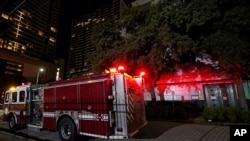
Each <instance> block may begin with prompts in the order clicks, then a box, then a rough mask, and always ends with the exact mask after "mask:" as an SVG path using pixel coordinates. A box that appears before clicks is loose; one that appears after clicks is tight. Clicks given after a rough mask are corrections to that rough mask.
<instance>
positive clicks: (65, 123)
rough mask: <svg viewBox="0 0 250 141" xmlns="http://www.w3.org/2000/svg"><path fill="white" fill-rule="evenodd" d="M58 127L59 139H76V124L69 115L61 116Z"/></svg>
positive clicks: (69, 140)
mask: <svg viewBox="0 0 250 141" xmlns="http://www.w3.org/2000/svg"><path fill="white" fill-rule="evenodd" d="M58 129H59V131H58V133H59V137H60V139H61V141H74V140H75V139H76V136H77V134H76V126H75V124H74V122H73V120H72V119H70V118H69V117H63V118H62V119H61V121H60V123H59V128H58Z"/></svg>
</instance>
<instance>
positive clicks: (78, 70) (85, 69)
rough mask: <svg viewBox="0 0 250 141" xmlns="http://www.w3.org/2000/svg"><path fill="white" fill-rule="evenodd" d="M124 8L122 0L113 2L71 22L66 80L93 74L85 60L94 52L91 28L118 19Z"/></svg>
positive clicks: (124, 4) (125, 6)
mask: <svg viewBox="0 0 250 141" xmlns="http://www.w3.org/2000/svg"><path fill="white" fill-rule="evenodd" d="M124 8H127V5H126V3H125V2H124V1H123V0H113V1H112V2H109V3H107V4H105V5H104V6H103V7H101V8H99V9H96V10H93V11H92V12H89V13H88V14H86V15H84V16H82V17H81V18H79V19H76V20H73V22H72V29H71V39H70V51H69V60H68V61H69V62H68V71H67V77H68V78H72V77H78V76H84V75H90V74H92V73H93V72H92V71H91V64H90V63H89V62H87V60H86V59H87V57H88V55H89V54H90V53H91V52H93V51H94V50H95V48H94V46H93V44H92V43H91V33H92V31H93V27H94V26H95V25H97V24H98V23H101V22H105V21H106V20H107V19H109V20H117V19H120V17H121V10H122V9H124Z"/></svg>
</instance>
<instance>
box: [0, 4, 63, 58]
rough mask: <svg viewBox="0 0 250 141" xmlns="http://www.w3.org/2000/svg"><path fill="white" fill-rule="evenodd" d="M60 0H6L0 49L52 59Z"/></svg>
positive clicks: (0, 34) (3, 5) (0, 21)
mask: <svg viewBox="0 0 250 141" xmlns="http://www.w3.org/2000/svg"><path fill="white" fill-rule="evenodd" d="M60 3H61V1H60V0H53V1H50V0H16V1H13V0H7V1H3V3H1V6H2V7H1V8H2V10H1V11H0V12H1V13H0V17H1V19H0V24H1V26H4V27H3V28H2V27H1V28H2V29H1V33H0V49H4V50H9V51H12V52H15V53H17V54H20V55H24V56H30V57H33V58H37V59H41V60H44V61H48V62H53V61H54V59H55V51H56V39H57V29H58V25H59V16H60Z"/></svg>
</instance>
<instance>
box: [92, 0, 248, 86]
mask: <svg viewBox="0 0 250 141" xmlns="http://www.w3.org/2000/svg"><path fill="white" fill-rule="evenodd" d="M249 27H250V2H249V1H248V0H209V1H203V0H175V1H173V0H164V1H162V2H161V3H159V4H156V5H151V6H150V7H133V8H130V9H127V10H126V11H124V12H123V16H122V18H121V20H118V21H115V22H114V21H107V22H104V23H102V24H98V26H97V27H96V28H95V30H94V32H93V34H92V39H93V40H92V41H93V44H94V46H95V47H96V51H95V52H94V53H93V54H92V57H91V58H90V60H91V63H92V65H93V69H94V71H95V72H98V71H102V70H104V69H107V68H109V67H110V66H112V65H115V64H116V63H124V64H126V65H127V71H128V72H130V73H132V74H133V73H134V74H136V71H135V70H138V69H140V68H147V70H148V72H149V73H150V74H151V75H150V76H152V77H153V79H154V81H153V82H155V80H157V78H158V76H159V74H160V73H162V72H164V71H173V70H174V68H175V65H176V64H177V63H188V62H194V61H195V56H200V58H202V57H205V56H204V54H206V57H207V56H208V55H209V56H210V59H212V60H215V61H218V62H219V66H220V68H227V70H228V69H235V70H240V71H241V72H244V71H247V70H249V69H250V67H249V65H250V64H249V62H250V58H249V54H250V47H249V43H250V39H249V37H250V28H249Z"/></svg>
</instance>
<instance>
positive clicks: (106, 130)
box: [80, 78, 113, 136]
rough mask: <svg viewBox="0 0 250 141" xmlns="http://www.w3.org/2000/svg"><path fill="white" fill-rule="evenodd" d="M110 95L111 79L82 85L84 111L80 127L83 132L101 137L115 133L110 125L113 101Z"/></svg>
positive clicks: (81, 93) (81, 95) (81, 94)
mask: <svg viewBox="0 0 250 141" xmlns="http://www.w3.org/2000/svg"><path fill="white" fill-rule="evenodd" d="M110 95H112V90H111V80H110V79H107V78H106V79H99V80H96V81H94V82H90V83H87V84H82V85H80V99H81V103H82V106H81V107H82V110H83V113H82V115H81V120H80V126H81V128H82V131H83V132H85V133H91V134H95V135H101V136H107V135H111V134H112V133H113V127H111V124H110V122H111V120H112V119H111V116H110V113H111V111H112V110H113V106H112V103H113V101H112V100H110V99H109V96H110ZM97 127H98V128H97Z"/></svg>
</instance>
